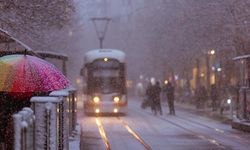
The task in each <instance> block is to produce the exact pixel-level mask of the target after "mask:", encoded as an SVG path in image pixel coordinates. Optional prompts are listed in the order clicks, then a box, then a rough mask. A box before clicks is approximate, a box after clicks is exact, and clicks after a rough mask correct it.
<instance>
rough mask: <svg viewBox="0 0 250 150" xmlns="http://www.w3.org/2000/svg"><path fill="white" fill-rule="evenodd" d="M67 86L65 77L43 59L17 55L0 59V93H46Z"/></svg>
mask: <svg viewBox="0 0 250 150" xmlns="http://www.w3.org/2000/svg"><path fill="white" fill-rule="evenodd" d="M68 86H69V81H68V80H67V79H66V77H65V76H64V75H63V74H62V73H61V72H60V71H59V70H58V69H57V68H56V67H55V66H54V65H52V64H50V63H49V62H47V61H45V60H43V59H40V58H38V57H34V56H30V55H18V54H16V55H7V56H3V57H0V92H10V93H15V92H17V93H31V92H48V91H53V90H59V89H64V88H67V87H68Z"/></svg>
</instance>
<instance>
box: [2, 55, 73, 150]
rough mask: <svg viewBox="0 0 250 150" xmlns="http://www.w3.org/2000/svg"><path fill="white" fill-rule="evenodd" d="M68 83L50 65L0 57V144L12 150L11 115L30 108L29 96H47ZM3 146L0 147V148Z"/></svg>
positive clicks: (29, 58) (22, 57) (20, 57)
mask: <svg viewBox="0 0 250 150" xmlns="http://www.w3.org/2000/svg"><path fill="white" fill-rule="evenodd" d="M69 85H70V84H69V81H68V80H67V79H66V77H65V76H64V75H63V74H62V73H61V72H60V71H59V70H58V69H57V68H56V67H55V66H54V65H52V64H50V63H48V62H47V61H45V60H42V59H40V58H38V57H35V56H30V55H26V54H24V55H21V54H14V55H6V56H3V57H0V101H1V107H3V108H1V112H0V117H1V120H2V119H4V120H6V122H4V121H1V122H2V124H0V126H1V127H3V128H1V130H2V131H4V132H2V131H1V135H0V140H1V141H0V142H1V143H4V145H5V148H6V149H12V148H13V140H14V139H13V138H14V136H13V134H14V130H13V128H14V127H13V120H12V115H13V114H14V113H16V112H18V111H20V110H21V109H22V108H23V107H29V106H30V101H29V100H30V98H31V97H32V96H45V95H49V93H50V92H51V91H54V90H60V89H65V88H67V87H69ZM1 145H3V144H1ZM0 148H1V147H0Z"/></svg>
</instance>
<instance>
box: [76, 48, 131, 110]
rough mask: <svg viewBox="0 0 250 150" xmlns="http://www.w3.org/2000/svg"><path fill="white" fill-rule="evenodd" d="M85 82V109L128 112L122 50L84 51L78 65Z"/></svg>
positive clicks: (124, 64)
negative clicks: (81, 60) (82, 63)
mask: <svg viewBox="0 0 250 150" xmlns="http://www.w3.org/2000/svg"><path fill="white" fill-rule="evenodd" d="M81 70H82V71H81V74H82V75H83V78H84V82H85V85H86V86H85V98H84V102H83V105H84V112H85V113H86V114H90V113H96V114H98V113H115V114H126V113H127V104H128V102H127V89H126V63H125V53H124V52H123V51H121V50H115V49H97V50H91V51H88V52H87V53H85V57H84V65H83V68H82V69H81Z"/></svg>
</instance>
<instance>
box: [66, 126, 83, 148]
mask: <svg viewBox="0 0 250 150" xmlns="http://www.w3.org/2000/svg"><path fill="white" fill-rule="evenodd" d="M80 134H81V127H80V124H77V126H76V131H75V133H74V135H73V136H70V137H69V150H80Z"/></svg>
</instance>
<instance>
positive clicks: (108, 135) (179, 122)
mask: <svg viewBox="0 0 250 150" xmlns="http://www.w3.org/2000/svg"><path fill="white" fill-rule="evenodd" d="M128 107H129V113H128V115H126V116H121V117H116V116H101V117H95V116H85V115H84V114H83V113H82V111H81V108H79V112H78V113H79V114H78V122H80V123H81V128H82V135H81V150H109V149H111V150H222V149H225V150H230V149H235V150H249V147H250V141H249V138H250V134H247V133H243V132H240V131H237V130H234V129H231V127H230V125H227V124H222V123H220V122H218V121H214V120H211V119H208V118H205V117H201V116H199V115H197V114H194V113H192V112H190V111H187V110H185V109H182V108H177V115H176V116H170V115H167V108H166V106H163V112H164V113H163V116H159V115H158V116H154V115H153V114H152V113H151V112H150V110H149V109H146V110H142V109H140V101H139V100H135V99H131V100H130V101H129V106H128Z"/></svg>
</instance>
